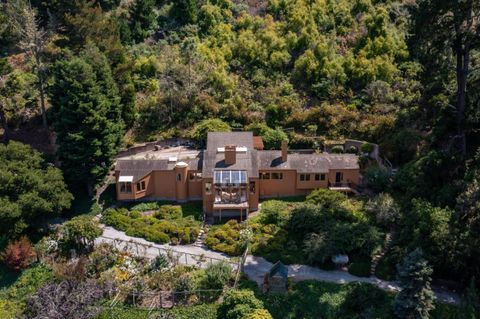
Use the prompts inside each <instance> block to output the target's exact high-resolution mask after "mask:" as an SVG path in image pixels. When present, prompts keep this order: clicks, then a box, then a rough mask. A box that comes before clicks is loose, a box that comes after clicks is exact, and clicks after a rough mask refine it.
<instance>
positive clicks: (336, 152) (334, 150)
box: [331, 145, 344, 154]
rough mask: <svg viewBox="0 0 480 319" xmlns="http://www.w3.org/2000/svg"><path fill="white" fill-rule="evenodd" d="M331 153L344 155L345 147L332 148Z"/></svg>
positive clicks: (336, 146)
mask: <svg viewBox="0 0 480 319" xmlns="http://www.w3.org/2000/svg"><path fill="white" fill-rule="evenodd" d="M331 152H332V153H333V154H342V153H344V150H343V146H340V145H335V146H334V147H332V150H331Z"/></svg>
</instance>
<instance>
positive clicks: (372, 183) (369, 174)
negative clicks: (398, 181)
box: [363, 166, 390, 192]
mask: <svg viewBox="0 0 480 319" xmlns="http://www.w3.org/2000/svg"><path fill="white" fill-rule="evenodd" d="M363 179H364V181H365V184H366V185H367V186H368V187H370V188H371V189H372V190H374V191H375V192H381V191H384V190H385V189H386V188H387V187H388V184H389V182H390V176H389V174H388V172H387V170H386V169H384V168H381V167H379V166H371V167H369V168H368V169H367V171H366V172H365V175H364V176H363Z"/></svg>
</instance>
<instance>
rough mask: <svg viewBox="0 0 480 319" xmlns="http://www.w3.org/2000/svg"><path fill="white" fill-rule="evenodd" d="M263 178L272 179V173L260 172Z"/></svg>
mask: <svg viewBox="0 0 480 319" xmlns="http://www.w3.org/2000/svg"><path fill="white" fill-rule="evenodd" d="M260 178H261V179H270V173H260Z"/></svg>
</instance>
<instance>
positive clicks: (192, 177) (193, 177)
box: [190, 172, 202, 181]
mask: <svg viewBox="0 0 480 319" xmlns="http://www.w3.org/2000/svg"><path fill="white" fill-rule="evenodd" d="M201 179H202V173H200V172H191V173H190V180H191V181H200V180H201Z"/></svg>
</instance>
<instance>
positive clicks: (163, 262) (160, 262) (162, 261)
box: [150, 253, 170, 271]
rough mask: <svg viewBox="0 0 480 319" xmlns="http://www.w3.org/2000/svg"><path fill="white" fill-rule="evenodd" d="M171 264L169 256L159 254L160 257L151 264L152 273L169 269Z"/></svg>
mask: <svg viewBox="0 0 480 319" xmlns="http://www.w3.org/2000/svg"><path fill="white" fill-rule="evenodd" d="M169 264H170V261H169V260H168V258H167V256H166V255H165V254H161V253H160V254H158V256H156V257H155V258H154V259H153V260H152V262H151V264H150V269H151V270H152V271H159V270H162V269H164V268H167V267H168V266H169Z"/></svg>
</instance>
